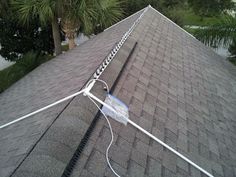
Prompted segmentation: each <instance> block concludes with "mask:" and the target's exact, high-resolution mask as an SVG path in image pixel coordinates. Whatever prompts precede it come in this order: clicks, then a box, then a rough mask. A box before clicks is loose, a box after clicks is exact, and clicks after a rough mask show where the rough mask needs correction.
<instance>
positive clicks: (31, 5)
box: [11, 0, 62, 55]
mask: <svg viewBox="0 0 236 177" xmlns="http://www.w3.org/2000/svg"><path fill="white" fill-rule="evenodd" d="M11 4H12V5H13V8H14V9H15V10H16V12H17V15H18V16H19V19H20V21H21V22H22V24H26V25H29V24H30V22H32V21H34V20H35V19H39V21H40V22H41V24H42V25H44V26H46V25H47V24H48V23H51V27H52V34H53V41H54V47H55V54H56V55H58V54H60V53H61V52H62V50H61V38H60V31H59V23H58V13H59V11H58V9H59V7H58V5H59V3H57V0H40V1H38V0H12V1H11Z"/></svg>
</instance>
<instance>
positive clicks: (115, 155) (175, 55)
mask: <svg viewBox="0 0 236 177" xmlns="http://www.w3.org/2000/svg"><path fill="white" fill-rule="evenodd" d="M129 39H133V40H137V42H138V43H137V47H136V49H135V50H134V53H133V54H132V57H131V58H130V60H129V61H128V64H127V65H126V66H125V68H124V71H123V73H122V76H121V78H120V80H119V81H118V83H117V85H116V87H115V90H114V94H115V95H116V96H117V97H118V98H120V99H121V100H123V101H124V102H125V103H126V104H127V105H128V106H129V109H130V118H131V119H132V120H133V121H134V122H136V123H138V124H139V125H140V126H142V127H143V128H145V129H146V130H147V131H149V132H152V133H153V134H154V135H155V136H157V137H158V138H160V139H161V140H163V141H164V142H166V143H167V144H168V145H170V146H171V147H173V148H175V149H177V150H178V151H179V152H181V153H182V154H184V155H186V156H187V157H189V158H190V159H191V160H193V161H194V162H195V163H197V164H198V165H200V166H201V167H203V168H204V169H206V170H207V171H209V172H210V173H212V174H213V175H214V176H219V177H220V176H224V177H233V176H236V163H235V162H236V156H235V154H236V148H235V146H236V112H235V110H236V77H235V76H236V72H235V71H236V69H235V67H234V66H232V65H231V64H230V63H228V61H224V59H223V58H221V57H220V56H218V55H217V54H216V53H215V52H214V51H212V50H211V49H210V48H207V47H206V46H204V45H203V44H202V43H200V42H199V41H197V40H196V39H195V38H193V37H192V36H190V35H189V34H187V33H186V32H184V31H183V30H182V29H180V28H179V27H178V26H176V25H175V24H173V23H172V22H170V21H169V20H168V19H167V18H165V17H163V16H162V15H161V14H159V13H158V12H157V11H155V10H154V9H152V8H149V10H148V11H147V12H146V13H145V15H144V16H143V18H142V19H141V22H140V23H139V24H138V26H137V27H136V28H135V30H134V31H133V33H132V34H131V36H130V38H129ZM111 123H112V127H113V131H114V132H115V133H114V136H115V142H114V143H113V146H112V148H111V151H110V158H111V161H112V166H113V167H114V169H115V170H116V171H117V172H118V174H120V175H121V176H136V177H141V176H145V177H147V176H149V177H154V176H155V177H170V176H171V177H173V176H186V177H188V176H194V177H198V176H199V177H200V176H204V175H201V174H200V172H199V171H198V170H196V169H195V168H193V167H191V166H189V165H188V164H187V163H186V162H184V161H183V160H181V159H180V158H178V157H176V156H175V155H174V154H173V153H172V152H169V151H168V150H166V149H164V148H163V147H162V146H161V145H159V144H157V143H156V142H154V141H153V140H151V139H150V138H148V137H147V136H145V135H144V134H143V133H142V132H140V131H138V130H136V129H135V128H133V127H132V126H130V125H127V126H124V125H121V124H119V123H117V122H115V121H113V120H112V119H111ZM109 141H110V132H109V128H108V125H107V123H106V121H105V119H104V118H102V117H101V119H99V121H98V123H97V125H96V127H95V130H94V132H93V133H92V135H91V137H90V139H89V141H88V143H87V144H86V147H85V149H84V150H83V152H82V154H81V156H80V158H79V160H78V162H77V166H76V168H75V169H74V171H73V174H72V176H73V177H78V176H81V177H85V176H89V177H92V176H114V174H113V173H112V172H111V170H110V169H109V167H108V165H107V162H106V159H105V151H106V148H107V145H108V144H109Z"/></svg>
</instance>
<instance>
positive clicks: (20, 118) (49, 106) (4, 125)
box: [0, 89, 84, 129]
mask: <svg viewBox="0 0 236 177" xmlns="http://www.w3.org/2000/svg"><path fill="white" fill-rule="evenodd" d="M83 92H84V89H83V90H81V91H79V92H76V93H74V94H72V95H69V96H67V97H65V98H62V99H60V100H58V101H56V102H54V103H52V104H49V105H47V106H45V107H43V108H41V109H38V110H36V111H34V112H31V113H29V114H26V115H24V116H22V117H19V118H17V119H15V120H13V121H11V122H8V123H6V124H3V125H1V126H0V129H3V128H6V127H8V126H10V125H12V124H14V123H17V122H20V121H22V120H24V119H26V118H29V117H30V116H33V115H35V114H38V113H40V112H42V111H45V110H47V109H49V108H51V107H53V106H56V105H58V104H60V103H62V102H64V101H67V100H69V99H71V98H74V97H75V96H78V95H80V94H81V93H83Z"/></svg>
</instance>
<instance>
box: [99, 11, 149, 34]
mask: <svg viewBox="0 0 236 177" xmlns="http://www.w3.org/2000/svg"><path fill="white" fill-rule="evenodd" d="M145 8H146V7H144V8H143V9H140V10H139V11H137V12H135V13H134V14H132V15H130V16H128V17H126V18H124V19H123V20H121V21H118V22H117V23H115V24H113V25H111V26H109V27H108V28H106V29H104V30H103V31H107V30H109V29H110V28H113V27H115V26H116V25H118V24H120V23H122V22H123V21H125V20H127V19H129V18H131V17H133V16H134V15H136V14H138V13H140V12H141V11H143V10H145Z"/></svg>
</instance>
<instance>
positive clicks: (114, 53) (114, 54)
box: [93, 6, 150, 79]
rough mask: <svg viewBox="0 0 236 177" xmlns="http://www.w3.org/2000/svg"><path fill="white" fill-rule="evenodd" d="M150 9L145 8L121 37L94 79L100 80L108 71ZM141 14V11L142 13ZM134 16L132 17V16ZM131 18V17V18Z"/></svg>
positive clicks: (94, 75)
mask: <svg viewBox="0 0 236 177" xmlns="http://www.w3.org/2000/svg"><path fill="white" fill-rule="evenodd" d="M149 8H150V6H147V7H145V8H144V11H143V12H142V13H141V14H140V16H139V17H138V18H137V19H136V20H135V21H134V23H133V24H132V26H131V27H130V28H129V29H128V31H126V32H125V34H124V35H123V36H122V37H121V39H120V41H119V42H118V43H117V44H116V45H115V46H114V48H113V49H112V50H111V51H110V53H109V54H108V55H107V57H106V58H105V59H104V60H103V62H102V63H101V64H100V65H99V66H98V67H97V69H96V70H95V72H94V74H93V77H94V78H95V79H98V78H99V77H100V76H101V74H102V73H103V71H104V70H105V69H106V67H107V66H108V65H109V64H110V62H111V61H112V60H113V58H114V57H115V56H116V54H117V52H118V51H119V50H120V48H121V47H122V46H123V44H124V43H125V41H126V40H127V38H128V37H129V36H130V34H131V33H132V32H133V30H134V28H135V27H136V26H137V24H138V23H139V21H140V20H141V19H142V17H143V15H144V14H145V13H146V12H147V10H148V9H149ZM140 12H141V11H140ZM131 16H132V15H131ZM131 16H130V17H131Z"/></svg>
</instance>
